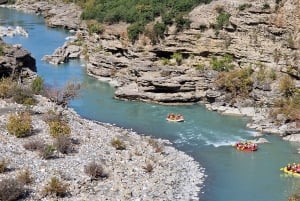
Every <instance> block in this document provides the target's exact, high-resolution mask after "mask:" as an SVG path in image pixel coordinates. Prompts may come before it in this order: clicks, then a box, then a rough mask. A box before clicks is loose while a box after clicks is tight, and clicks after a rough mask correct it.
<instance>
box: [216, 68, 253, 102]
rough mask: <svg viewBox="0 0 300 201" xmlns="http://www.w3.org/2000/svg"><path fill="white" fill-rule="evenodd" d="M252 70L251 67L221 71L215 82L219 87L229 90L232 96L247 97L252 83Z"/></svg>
mask: <svg viewBox="0 0 300 201" xmlns="http://www.w3.org/2000/svg"><path fill="white" fill-rule="evenodd" d="M252 72H253V71H252V69H251V68H244V69H237V70H233V71H230V72H222V73H220V75H219V78H218V79H217V81H216V83H217V85H218V87H220V88H221V89H224V90H225V91H228V92H230V94H231V96H232V97H238V96H239V97H248V96H249V93H250V91H251V90H252V85H253V81H252V78H251V74H252Z"/></svg>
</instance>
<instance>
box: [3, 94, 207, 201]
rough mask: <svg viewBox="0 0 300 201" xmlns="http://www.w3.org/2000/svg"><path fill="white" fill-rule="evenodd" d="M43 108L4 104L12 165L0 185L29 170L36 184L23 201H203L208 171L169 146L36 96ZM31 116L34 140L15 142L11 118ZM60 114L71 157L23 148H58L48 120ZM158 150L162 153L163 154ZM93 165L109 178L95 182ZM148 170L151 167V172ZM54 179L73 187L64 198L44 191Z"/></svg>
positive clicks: (5, 147) (5, 156) (6, 155)
mask: <svg viewBox="0 0 300 201" xmlns="http://www.w3.org/2000/svg"><path fill="white" fill-rule="evenodd" d="M36 98H37V99H38V104H37V105H35V106H32V107H25V106H23V105H19V104H16V103H11V102H9V101H4V100H1V102H0V105H1V107H0V114H1V116H0V125H1V135H0V152H1V159H5V160H7V161H9V165H8V169H9V170H10V171H7V172H4V173H2V174H0V180H1V179H4V178H13V177H16V175H17V174H18V173H19V172H21V171H24V170H25V169H26V170H29V172H30V173H31V175H32V178H33V182H32V183H31V184H28V185H27V186H26V188H27V189H28V192H30V193H29V194H28V196H26V198H24V200H53V199H54V198H55V200H74V201H75V200H76V201H79V200H82V201H84V200H143V201H145V200H149V201H150V200H181V201H182V200H199V199H200V198H199V195H200V192H201V186H202V184H203V182H204V179H205V175H204V169H203V168H201V167H200V165H199V164H198V163H197V162H196V161H194V160H193V158H191V157H190V156H188V155H186V154H185V153H183V152H181V151H178V150H176V149H175V148H173V147H172V146H171V144H170V142H168V141H166V140H163V139H153V138H151V137H149V136H144V135H142V134H138V133H136V132H134V131H132V130H130V129H124V128H120V127H117V126H114V125H111V124H106V123H100V122H95V121H92V120H87V119H83V118H81V117H80V116H79V115H78V114H76V112H74V111H73V110H72V109H66V108H61V107H59V106H57V105H55V104H54V103H52V102H50V101H48V100H47V99H46V98H44V97H41V96H37V97H36ZM25 110H26V111H30V113H31V116H32V125H33V134H32V135H31V136H29V137H25V138H16V137H15V136H14V135H11V134H9V133H8V132H7V130H6V122H7V119H8V116H9V115H10V114H12V113H15V112H17V111H25ZM51 110H52V111H53V110H55V111H56V112H59V113H60V114H61V115H62V116H63V117H65V118H66V119H67V121H68V124H69V126H70V128H71V134H70V139H72V142H73V143H72V151H71V152H70V153H67V154H62V153H59V152H58V151H56V152H55V153H54V154H55V157H53V158H51V159H43V158H41V156H40V155H39V154H38V153H37V152H36V151H30V150H27V149H25V148H24V144H25V143H28V142H29V141H35V140H41V141H43V142H44V143H46V144H53V143H54V142H53V141H54V138H53V137H52V136H51V135H50V134H49V126H48V125H47V123H46V122H45V121H44V120H43V115H45V114H46V113H47V112H49V111H51ZM113 139H120V140H122V142H124V144H125V147H126V148H125V149H124V150H118V149H116V148H115V147H114V146H112V143H111V142H112V140H113ZM158 148H159V149H158ZM91 162H95V163H97V164H99V165H101V166H102V167H103V169H104V172H105V174H106V175H107V177H105V178H101V179H97V180H92V179H91V178H90V177H89V176H88V175H87V174H86V173H85V172H84V168H85V166H86V165H88V164H89V163H91ZM147 166H151V167H152V169H151V170H150V171H149V169H147ZM52 177H56V178H59V179H60V180H62V181H63V182H64V183H65V184H66V185H67V186H68V194H67V196H64V197H58V198H57V197H56V196H54V197H53V195H45V193H43V189H45V186H46V185H47V183H48V182H49V180H50V179H51V178H52Z"/></svg>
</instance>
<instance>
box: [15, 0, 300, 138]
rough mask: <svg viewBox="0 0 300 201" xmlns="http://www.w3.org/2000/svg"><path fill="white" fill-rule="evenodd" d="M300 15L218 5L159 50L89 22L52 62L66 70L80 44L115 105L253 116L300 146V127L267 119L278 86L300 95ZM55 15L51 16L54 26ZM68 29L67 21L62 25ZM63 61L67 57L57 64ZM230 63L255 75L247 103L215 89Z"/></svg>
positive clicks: (121, 27) (257, 124) (258, 125)
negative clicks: (290, 86) (196, 107)
mask: <svg viewBox="0 0 300 201" xmlns="http://www.w3.org/2000/svg"><path fill="white" fill-rule="evenodd" d="M26 2H27V1H26ZM26 2H24V1H20V4H21V5H20V6H18V7H19V8H22V7H23V8H24V7H31V8H32V10H35V12H36V10H38V11H39V12H41V13H49V12H48V10H49V9H47V7H48V8H50V7H51V6H49V4H47V3H45V2H37V3H32V4H30V5H26V4H27V3H26ZM28 2H29V1H28ZM59 5H60V4H59ZM55 6H57V5H55ZM60 7H63V6H60ZM27 10H28V9H27ZM29 10H30V9H29ZM44 10H45V12H44ZM58 10H63V9H58ZM52 13H53V12H52ZM224 13H226V14H229V16H230V17H229V19H228V23H226V24H224V25H222V27H221V28H220V29H216V24H218V16H219V15H220V14H224ZM299 13H300V3H299V1H297V0H282V1H273V0H267V1H261V0H256V1H252V0H243V1H226V0H218V1H213V2H212V3H210V4H208V5H199V6H198V7H196V8H195V9H194V10H193V11H192V12H190V13H189V15H188V16H187V17H188V18H189V19H190V20H191V22H192V23H191V28H190V29H188V30H184V31H182V32H179V33H178V32H176V31H175V27H169V30H168V32H167V33H166V35H165V39H164V40H161V41H160V43H158V44H155V45H154V44H152V43H151V41H150V40H149V39H148V38H147V37H146V36H144V35H141V36H140V39H139V40H138V41H137V42H136V43H134V44H132V43H130V42H129V41H128V38H127V32H126V28H127V26H128V25H127V24H118V25H103V26H104V30H105V31H104V32H103V33H102V34H100V35H97V34H93V35H89V34H88V32H87V29H86V25H85V22H81V24H80V27H81V29H80V30H78V29H77V32H76V35H75V39H74V40H73V41H72V42H71V43H69V44H71V45H67V44H66V45H64V46H63V47H62V48H59V49H58V50H57V51H56V52H55V53H54V57H53V58H54V59H53V60H51V57H50V58H49V57H48V58H47V59H48V60H50V61H51V62H53V63H60V62H64V61H66V60H67V59H68V55H74V54H72V53H71V49H72V48H74V45H75V46H76V45H78V44H80V46H79V47H78V48H75V49H76V50H75V51H74V52H75V55H77V56H78V57H81V58H85V59H86V66H87V72H88V74H90V75H91V76H94V77H97V78H98V79H101V80H105V81H109V82H111V84H113V85H115V86H116V87H117V90H116V92H115V95H116V98H120V99H127V100H139V101H151V102H157V103H161V104H185V103H196V102H201V103H205V104H206V106H207V107H208V108H209V109H212V110H216V111H219V112H222V113H224V114H234V115H247V116H251V117H252V119H253V122H252V123H251V124H249V127H251V128H255V129H257V130H260V131H262V132H268V133H270V132H275V133H280V134H281V135H289V138H290V140H299V135H298V134H299V133H300V128H299V122H285V121H281V120H280V118H279V117H278V119H277V120H278V121H279V122H281V123H279V124H278V121H277V120H276V121H277V122H274V119H271V118H269V114H270V110H272V107H273V106H274V102H275V101H276V100H277V99H278V98H280V97H281V96H282V93H281V91H280V90H279V84H280V80H281V79H280V78H282V77H284V76H285V75H289V76H290V77H291V78H293V81H294V83H295V86H296V88H298V89H299V87H300V81H299V80H300V73H299V71H300V70H299V67H298V64H299V59H300V57H299V53H300V52H299V47H300V38H299V30H300V29H299V27H300V22H299V19H300V18H299ZM44 15H45V14H44ZM56 15H59V16H61V15H62V13H61V14H58V13H57V14H56ZM56 15H45V16H46V18H47V21H48V22H53V20H51V19H54V18H55V17H54V16H56ZM66 16H67V15H66ZM55 19H56V20H59V19H58V18H55ZM70 21H71V22H72V21H76V22H77V23H75V24H79V23H80V18H79V15H76V16H74V15H73V16H72V18H71V19H70ZM63 22H65V23H66V20H61V21H60V22H57V23H58V24H61V23H63ZM66 24H67V23H66ZM72 24H74V23H72ZM61 26H64V27H67V25H61ZM74 28H75V27H74ZM75 29H76V28H75ZM82 44H83V45H82ZM69 47H70V48H69ZM78 51H79V52H81V56H79V55H80V54H78ZM176 53H179V54H180V55H181V56H182V59H181V60H180V62H179V61H176V59H174V57H173V56H174V54H176ZM57 55H60V56H62V57H61V58H60V59H57ZM226 55H230V56H231V57H232V58H233V61H232V62H231V63H230V65H233V66H234V68H235V69H238V70H241V69H245V68H247V67H251V69H252V71H253V73H252V75H251V76H252V77H251V82H253V83H252V85H251V89H250V90H249V94H247V97H246V98H245V97H233V96H232V94H230V93H229V92H228V91H226V90H223V89H222V88H220V86H218V84H217V82H216V80H218V79H219V78H220V77H219V75H220V73H219V72H217V71H215V70H212V66H213V61H214V59H216V60H219V61H220V60H222V59H223V58H224V57H225V56H226ZM221 75H223V74H221ZM271 77H272V78H271ZM290 134H292V135H290Z"/></svg>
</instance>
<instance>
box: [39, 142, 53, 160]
mask: <svg viewBox="0 0 300 201" xmlns="http://www.w3.org/2000/svg"><path fill="white" fill-rule="evenodd" d="M54 151H55V147H54V146H53V145H45V146H44V147H43V148H42V149H40V150H39V154H40V157H42V158H43V159H46V160H47V159H51V158H54Z"/></svg>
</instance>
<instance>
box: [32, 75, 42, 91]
mask: <svg viewBox="0 0 300 201" xmlns="http://www.w3.org/2000/svg"><path fill="white" fill-rule="evenodd" d="M43 88H44V79H43V78H41V77H40V76H37V77H36V78H35V79H34V80H33V81H32V83H31V89H32V91H33V92H34V93H35V94H40V93H41V92H42V90H43Z"/></svg>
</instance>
